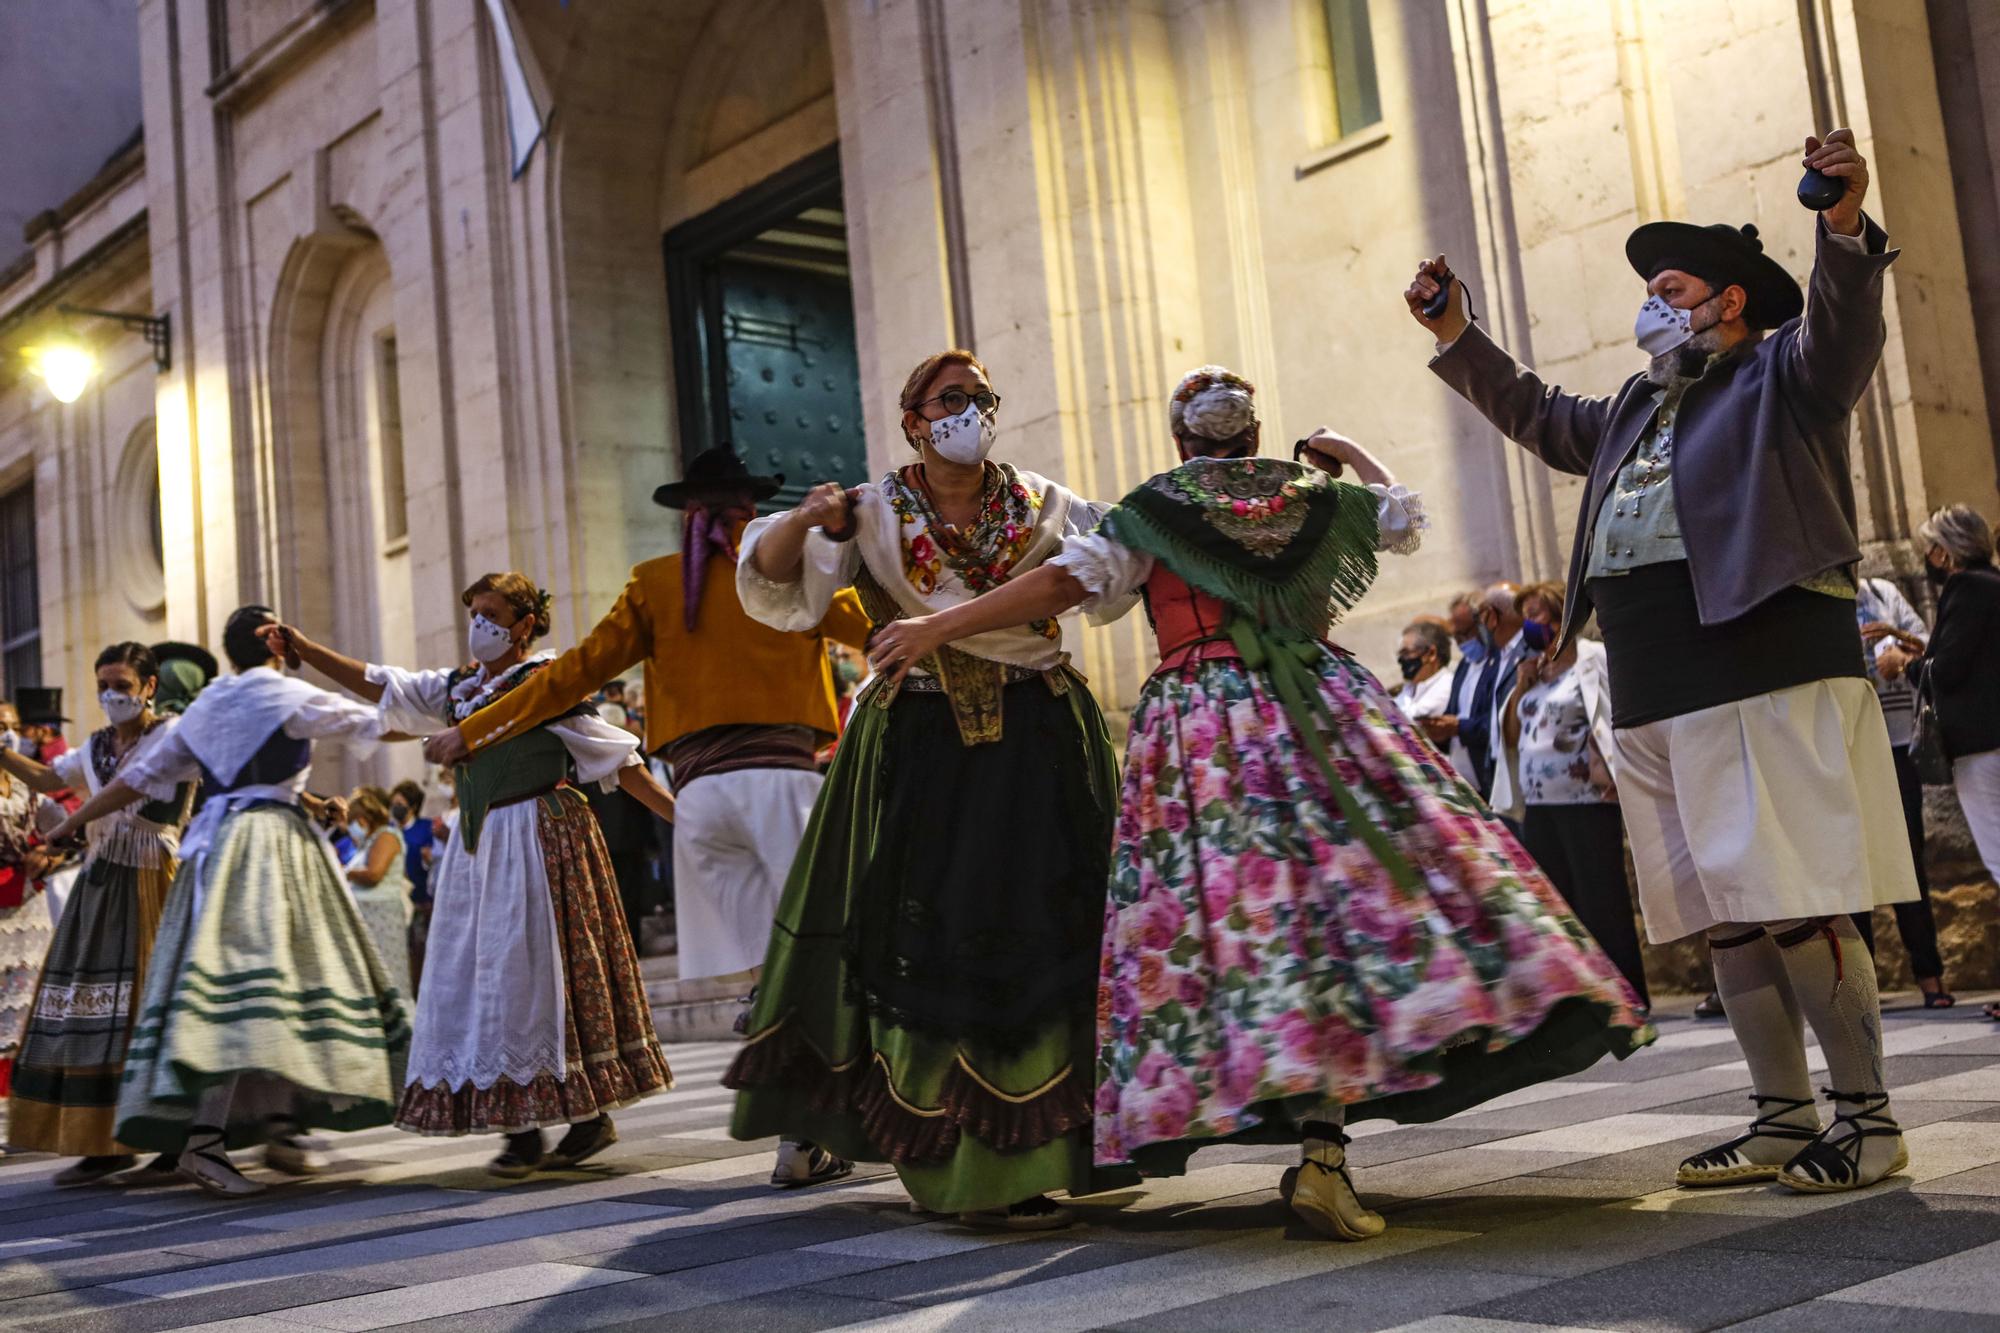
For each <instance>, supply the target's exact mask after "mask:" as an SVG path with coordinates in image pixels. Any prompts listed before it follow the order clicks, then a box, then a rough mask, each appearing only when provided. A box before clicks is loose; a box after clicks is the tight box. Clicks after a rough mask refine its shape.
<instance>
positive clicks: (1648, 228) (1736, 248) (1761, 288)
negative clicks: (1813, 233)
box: [1625, 222, 1806, 329]
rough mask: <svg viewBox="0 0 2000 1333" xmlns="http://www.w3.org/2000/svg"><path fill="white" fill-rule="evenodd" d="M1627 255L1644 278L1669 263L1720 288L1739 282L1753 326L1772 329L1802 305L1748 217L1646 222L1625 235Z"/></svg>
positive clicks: (1745, 315)
mask: <svg viewBox="0 0 2000 1333" xmlns="http://www.w3.org/2000/svg"><path fill="white" fill-rule="evenodd" d="M1625 258H1626V259H1628V260H1630V261H1631V263H1632V268H1633V271H1634V272H1636V273H1637V274H1638V275H1639V276H1640V277H1642V278H1644V279H1646V281H1648V282H1651V281H1652V280H1653V278H1654V277H1655V276H1656V275H1657V274H1659V273H1662V272H1664V271H1665V270H1667V269H1679V270H1680V271H1681V272H1683V273H1692V274H1693V275H1694V276H1695V277H1697V278H1700V279H1701V280H1702V281H1703V282H1705V283H1707V284H1708V285H1709V286H1711V287H1713V288H1715V290H1717V291H1718V292H1719V291H1721V290H1722V289H1723V288H1724V287H1731V286H1735V287H1741V288H1742V289H1743V290H1744V292H1745V294H1746V295H1747V296H1748V297H1749V301H1748V303H1747V304H1746V305H1745V306H1744V307H1743V321H1744V323H1746V324H1748V325H1749V326H1750V327H1751V328H1753V329H1775V328H1777V327H1778V326H1779V325H1780V324H1783V323H1784V322H1785V321H1786V320H1788V319H1792V318H1795V317H1796V316H1798V315H1799V314H1800V313H1802V312H1803V311H1804V310H1805V308H1806V298H1805V293H1803V292H1802V291H1800V290H1799V284H1798V281H1797V280H1796V279H1794V278H1793V277H1792V275H1791V274H1789V273H1787V272H1786V271H1785V267H1784V265H1782V264H1780V263H1779V262H1778V261H1777V260H1775V259H1773V258H1771V257H1770V256H1769V255H1767V254H1765V253H1764V243H1763V242H1762V241H1760V240H1758V239H1757V228H1756V227H1755V226H1753V225H1752V224H1750V223H1747V222H1746V223H1744V224H1743V225H1742V226H1741V227H1732V226H1729V225H1728V224H1727V223H1721V222H1718V223H1716V224H1715V225H1713V226H1709V227H1697V226H1696V225H1694V224H1693V223H1692V222H1648V223H1647V224H1646V225H1644V226H1643V227H1640V228H1638V229H1637V230H1635V231H1634V232H1633V233H1632V234H1631V235H1630V236H1629V237H1627V238H1626V240H1625Z"/></svg>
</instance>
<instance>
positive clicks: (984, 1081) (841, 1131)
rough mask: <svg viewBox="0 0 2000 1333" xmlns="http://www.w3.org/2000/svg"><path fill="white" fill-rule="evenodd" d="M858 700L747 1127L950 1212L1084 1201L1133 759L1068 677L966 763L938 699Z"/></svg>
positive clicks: (762, 1042)
mask: <svg viewBox="0 0 2000 1333" xmlns="http://www.w3.org/2000/svg"><path fill="white" fill-rule="evenodd" d="M874 698H875V694H874V692H872V691H871V692H870V693H869V694H867V695H864V696H863V698H862V699H861V700H860V701H859V702H858V703H857V704H856V707H855V709H854V713H853V717H852V719H851V720H850V722H849V724H848V730H847V732H846V734H845V735H844V736H843V737H842V738H841V743H840V750H839V753H838V755H837V757H836V759H835V761H834V765H833V769H832V771H831V772H830V773H829V774H828V775H827V781H826V784H825V786H824V787H823V788H822V789H821V791H820V797H819V802H818V805H817V806H816V807H815V809H814V811H813V817H812V820H811V822H810V823H809V824H808V825H807V827H806V833H805V838H804V841H803V842H802V843H801V845H800V848H799V854H798V858H797V860H796V861H794V863H793V865H792V871H791V875H790V877H789V878H788V879H787V881H786V884H785V892H784V897H783V899H782V901H781V903H780V906H779V909H778V916H777V921H776V923H775V925H774V928H773V930H772V933H771V943H770V948H769V951H768V953H767V954H766V957H765V961H764V971H763V978H762V981H761V983H760V984H759V986H758V990H757V996H756V1000H755V1002H754V1004H753V1005H752V1008H751V1012H750V1018H749V1037H748V1040H747V1042H746V1044H745V1046H744V1049H743V1051H742V1053H741V1054H740V1055H739V1056H738V1057H737V1059H736V1061H735V1062H734V1064H733V1065H732V1066H731V1067H730V1070H729V1073H728V1074H727V1076H726V1077H725V1078H724V1080H723V1081H724V1083H725V1084H726V1085H727V1086H729V1087H732V1088H736V1089H738V1091H739V1094H740V1095H739V1096H738V1097H737V1099H736V1110H735V1116H734V1119H733V1120H732V1122H731V1126H730V1130H731V1133H733V1134H734V1135H735V1136H736V1137H737V1138H739V1139H757V1138H765V1137H769V1136H772V1135H779V1136H782V1137H785V1138H789V1139H801V1140H806V1141H809V1142H813V1143H817V1144H819V1145H821V1146H822V1147H825V1148H827V1149H829V1150H830V1151H832V1152H835V1153H838V1154H840V1155H841V1156H843V1157H851V1158H855V1159H857V1160H861V1161H877V1162H889V1163H892V1164H893V1165H894V1166H895V1167H896V1171H897V1174H898V1175H899V1176H901V1177H902V1180H903V1183H904V1186H905V1187H906V1188H907V1189H908V1190H909V1192H910V1195H911V1197H912V1198H914V1199H916V1201H917V1202H918V1203H920V1204H922V1205H923V1206H925V1207H926V1208H929V1209H931V1210H933V1211H935V1212H963V1211H969V1210H975V1209H986V1208H999V1207H1005V1206H1006V1205H1008V1204H1011V1203H1016V1202H1019V1201H1021V1200H1023V1199H1027V1198H1031V1197H1033V1196H1035V1195H1037V1194H1042V1193H1046V1192H1049V1191H1052V1190H1068V1191H1070V1192H1072V1193H1084V1192H1088V1191H1090V1190H1092V1189H1094V1188H1102V1187H1104V1186H1105V1185H1106V1184H1107V1183H1109V1182H1107V1180H1106V1179H1105V1177H1103V1176H1102V1175H1101V1174H1099V1173H1094V1171H1093V1168H1092V1166H1091V1162H1090V1116H1091V1111H1090V1089H1091V1081H1092V1071H1093V1069H1094V1067H1095V1060H1096V977H1095V971H1096V956H1097V953H1098V951H1099V947H1100V942H1101V938H1102V929H1103V912H1104V893H1105V884H1106V878H1105V872H1106V868H1107V866H1108V862H1109V853H1110V841H1111V819H1112V812H1113V810H1114V808H1115V807H1114V804H1113V803H1114V801H1115V793H1116V791H1117V761H1116V758H1115V756H1114V754H1113V752H1112V749H1111V743H1110V738H1109V736H1108V735H1107V734H1106V731H1105V726H1104V719H1103V716H1102V714H1101V713H1099V711H1098V708H1097V704H1096V701H1095V700H1093V699H1092V698H1091V696H1090V693H1089V691H1088V690H1087V689H1085V688H1084V685H1083V682H1082V680H1081V678H1080V677H1076V676H1074V675H1071V674H1068V673H1059V674H1057V675H1055V676H1054V677H1052V678H1051V679H1043V678H1035V679H1031V680H1027V681H1023V682H1020V683H1018V684H1014V685H1010V686H1008V687H1006V690H1005V692H1004V698H1003V708H1004V724H1003V730H1002V735H1001V738H1000V739H999V740H998V741H994V742H989V743H985V744H980V745H974V746H966V745H963V744H962V743H961V742H960V740H959V736H958V732H957V729H956V724H955V723H954V722H953V720H952V715H951V711H950V706H949V704H948V703H947V702H946V700H945V698H944V696H942V695H940V694H918V693H912V692H908V691H905V692H904V693H902V694H901V695H899V696H898V697H897V699H896V701H895V702H894V703H893V704H892V705H891V706H889V707H887V708H880V707H876V706H874V704H873V700H874Z"/></svg>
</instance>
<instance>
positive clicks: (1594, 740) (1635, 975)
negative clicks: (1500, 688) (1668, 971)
mask: <svg viewBox="0 0 2000 1333" xmlns="http://www.w3.org/2000/svg"><path fill="white" fill-rule="evenodd" d="M1516 606H1517V608H1518V609H1519V611H1520V613H1521V615H1522V617H1523V621H1524V625H1523V629H1522V633H1523V634H1525V635H1526V636H1527V638H1528V645H1529V647H1530V648H1531V649H1534V651H1533V652H1531V653H1530V654H1529V656H1528V657H1526V658H1524V659H1523V660H1522V662H1521V667H1520V670H1519V672H1518V673H1517V676H1516V679H1515V682H1514V692H1513V693H1512V694H1511V695H1509V696H1508V699H1507V703H1506V707H1505V709H1504V711H1503V713H1502V715H1501V723H1500V728H1501V734H1502V737H1503V739H1504V740H1505V742H1506V744H1507V747H1508V748H1509V749H1510V750H1513V751H1515V752H1516V753H1517V754H1518V755H1519V764H1518V766H1515V765H1508V764H1502V765H1500V769H1499V771H1500V774H1501V777H1500V778H1499V779H1498V781H1499V783H1500V784H1501V787H1502V788H1504V787H1506V786H1508V785H1509V784H1511V782H1512V781H1513V779H1512V777H1511V772H1513V771H1518V772H1519V773H1520V790H1519V791H1518V792H1512V793H1510V792H1508V791H1506V790H1501V789H1496V790H1495V792H1494V797H1493V804H1494V806H1495V808H1497V809H1506V808H1508V807H1509V806H1511V805H1514V804H1517V803H1518V804H1520V805H1521V806H1523V807H1524V809H1525V814H1524V816H1523V818H1522V821H1521V842H1522V845H1523V846H1525V847H1526V848H1527V849H1528V854H1529V855H1530V856H1532V857H1534V858H1535V860H1536V861H1538V862H1539V863H1540V864H1541V867H1542V869H1543V870H1544V871H1545V872H1547V874H1548V877H1549V879H1550V880H1551V881H1552V882H1553V883H1554V884H1555V886H1556V890H1557V891H1558V892H1559V893H1561V894H1562V896H1563V899H1564V901H1566V902H1567V903H1569V905H1570V910H1571V911H1573V912H1575V913H1576V916H1577V920H1579V921H1581V922H1582V923H1583V925H1584V928H1585V929H1587V930H1589V931H1590V933H1591V934H1592V935H1593V936H1595V937H1596V939H1597V942H1598V944H1599V945H1601V946H1602V947H1603V949H1604V952H1605V953H1606V955H1608V956H1609V957H1610V959H1611V961H1612V962H1614V963H1616V964H1617V965H1618V970H1619V971H1620V972H1622V973H1623V974H1624V976H1625V979H1626V980H1627V981H1628V982H1630V983H1631V984H1632V989H1633V990H1635V991H1637V992H1638V994H1639V998H1640V999H1641V1000H1645V999H1646V998H1647V995H1646V967H1645V962H1644V960H1643V958H1642V957H1641V955H1640V952H1639V930H1638V926H1637V925H1636V923H1635V922H1634V919H1633V913H1632V887H1631V884H1630V882H1629V881H1628V880H1627V878H1626V875H1625V822H1624V819H1623V817H1622V816H1621V815H1620V814H1619V810H1618V789H1617V787H1616V786H1615V785H1614V784H1613V782H1612V776H1611V769H1610V766H1609V762H1608V760H1607V758H1606V756H1608V755H1610V754H1611V753H1613V751H1612V742H1611V693H1610V677H1609V675H1608V674H1607V670H1606V666H1605V657H1604V645H1603V644H1601V643H1599V642H1597V641H1596V640H1594V639H1583V638H1578V639H1573V640H1571V642H1570V645H1569V647H1568V648H1566V649H1564V650H1563V652H1562V653H1561V654H1560V655H1559V656H1557V657H1555V658H1553V659H1551V658H1548V657H1547V649H1548V646H1549V645H1550V644H1553V643H1559V642H1561V640H1562V622H1563V609H1564V607H1563V589H1562V586H1561V585H1560V584H1555V583H1537V584H1532V585H1530V586H1529V587H1526V588H1523V589H1522V590H1521V594H1520V597H1519V599H1518V601H1517V602H1516Z"/></svg>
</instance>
